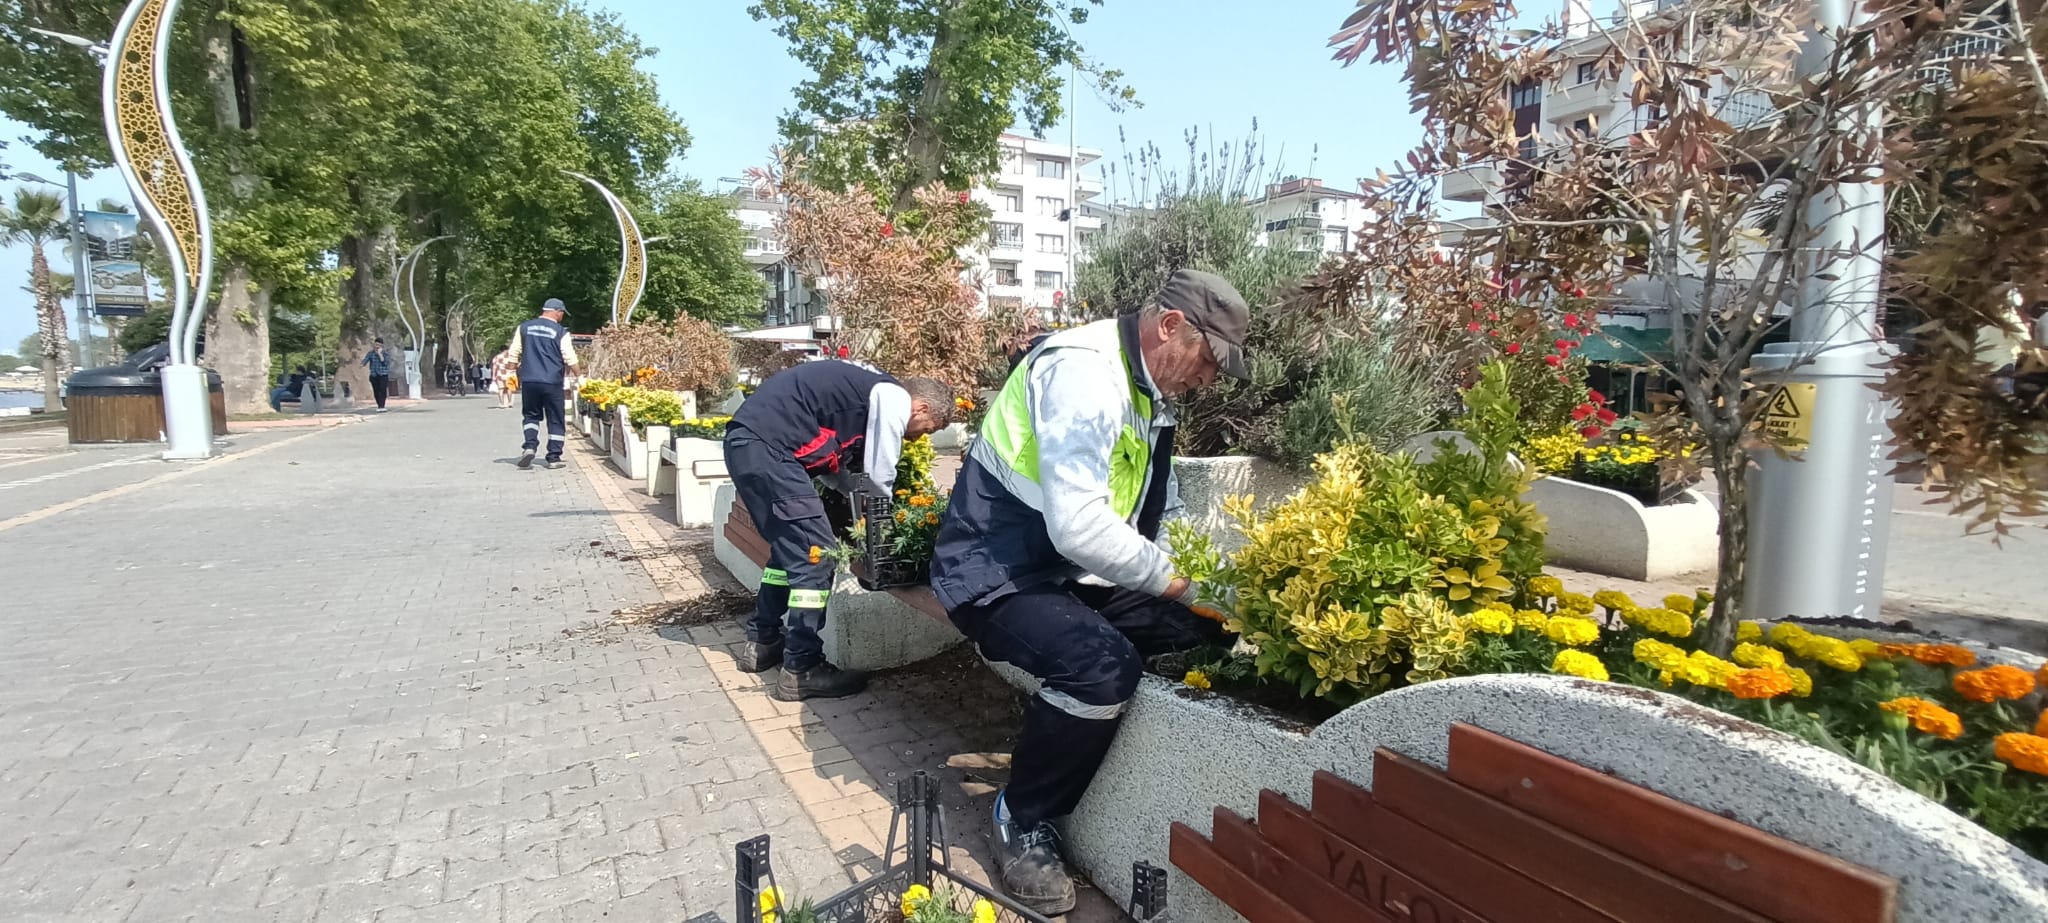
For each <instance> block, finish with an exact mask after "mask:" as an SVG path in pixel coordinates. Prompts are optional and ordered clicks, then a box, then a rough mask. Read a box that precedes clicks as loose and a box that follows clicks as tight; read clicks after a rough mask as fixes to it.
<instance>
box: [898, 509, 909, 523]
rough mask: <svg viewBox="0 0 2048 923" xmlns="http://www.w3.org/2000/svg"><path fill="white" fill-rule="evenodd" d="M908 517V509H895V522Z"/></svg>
mask: <svg viewBox="0 0 2048 923" xmlns="http://www.w3.org/2000/svg"><path fill="white" fill-rule="evenodd" d="M909 518H910V512H909V511H908V510H897V511H896V521H897V522H903V521H905V520H907V519H909Z"/></svg>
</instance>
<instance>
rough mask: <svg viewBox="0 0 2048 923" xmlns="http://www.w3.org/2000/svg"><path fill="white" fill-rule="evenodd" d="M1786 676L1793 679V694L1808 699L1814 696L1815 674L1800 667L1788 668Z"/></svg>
mask: <svg viewBox="0 0 2048 923" xmlns="http://www.w3.org/2000/svg"><path fill="white" fill-rule="evenodd" d="M1785 675H1786V676H1790V677H1792V694H1793V695H1795V696H1798V697H1800V698H1802V699H1803V698H1806V697H1807V696H1810V695H1812V694H1813V674H1811V673H1808V672H1806V671H1805V670H1801V669H1799V668H1798V667H1786V668H1785Z"/></svg>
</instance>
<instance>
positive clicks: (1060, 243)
mask: <svg viewBox="0 0 2048 923" xmlns="http://www.w3.org/2000/svg"><path fill="white" fill-rule="evenodd" d="M1038 252H1040V253H1065V252H1067V239H1066V238H1065V237H1062V236H1060V235H1058V234H1040V235H1038Z"/></svg>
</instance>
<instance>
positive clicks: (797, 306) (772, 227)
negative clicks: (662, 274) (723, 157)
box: [656, 177, 824, 327]
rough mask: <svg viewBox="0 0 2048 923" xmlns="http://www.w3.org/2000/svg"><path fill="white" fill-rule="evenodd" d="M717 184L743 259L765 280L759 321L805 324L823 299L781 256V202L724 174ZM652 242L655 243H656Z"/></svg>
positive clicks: (820, 308)
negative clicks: (741, 238)
mask: <svg viewBox="0 0 2048 923" xmlns="http://www.w3.org/2000/svg"><path fill="white" fill-rule="evenodd" d="M718 185H719V188H720V189H722V190H724V191H725V193H726V194H727V195H728V196H731V197H732V203H733V204H732V216H733V218H734V219H736V220H738V221H739V223H740V230H741V232H742V233H743V234H745V235H746V237H745V248H746V257H747V262H748V263H749V264H751V265H752V266H753V267H754V271H756V272H758V273H760V274H761V278H762V280H763V281H765V282H767V284H768V286H767V295H766V297H765V298H764V299H763V303H762V306H761V322H762V323H763V324H765V325H767V326H770V327H780V326H787V325H791V324H806V323H809V322H810V320H811V318H812V317H813V316H815V315H816V314H818V313H820V312H822V311H823V309H824V304H823V299H822V298H818V297H816V293H815V292H814V291H813V290H812V289H811V288H810V286H809V285H807V284H805V281H804V279H803V277H802V276H801V275H799V274H798V273H797V271H796V269H795V268H794V267H793V266H791V265H790V264H789V262H788V260H786V259H784V253H783V246H782V234H781V231H780V228H779V226H780V224H781V223H782V212H783V203H782V202H780V201H778V200H776V199H774V198H772V197H768V196H763V195H761V194H760V192H759V191H758V190H756V189H755V187H754V184H753V183H751V182H748V181H746V180H742V179H735V178H731V177H727V178H724V179H720V180H719V181H718ZM656 246H659V244H657V245H656Z"/></svg>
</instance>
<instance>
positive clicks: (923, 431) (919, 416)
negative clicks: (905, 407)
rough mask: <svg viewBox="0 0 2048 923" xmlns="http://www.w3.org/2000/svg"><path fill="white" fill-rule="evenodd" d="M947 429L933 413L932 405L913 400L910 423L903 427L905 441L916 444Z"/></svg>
mask: <svg viewBox="0 0 2048 923" xmlns="http://www.w3.org/2000/svg"><path fill="white" fill-rule="evenodd" d="M945 428H946V427H945V425H944V424H942V423H940V422H939V415H938V414H936V413H933V412H932V408H931V405H930V404H927V403H925V402H924V401H920V400H912V401H911V402H910V423H909V424H908V425H906V426H904V427H903V441H904V442H914V441H916V440H918V439H922V438H924V437H926V436H929V435H931V434H933V433H936V432H938V431H939V430H942V429H945Z"/></svg>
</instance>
